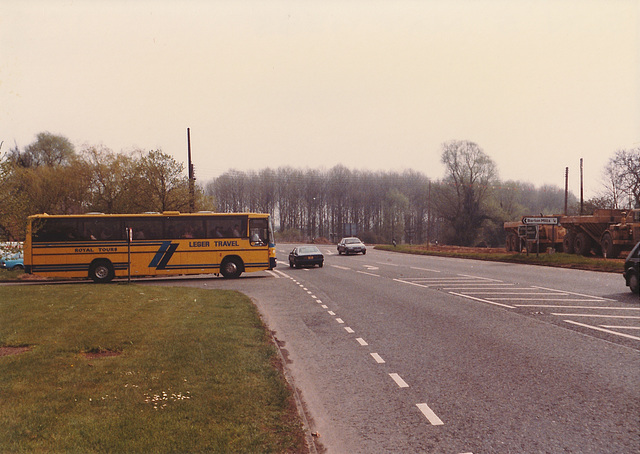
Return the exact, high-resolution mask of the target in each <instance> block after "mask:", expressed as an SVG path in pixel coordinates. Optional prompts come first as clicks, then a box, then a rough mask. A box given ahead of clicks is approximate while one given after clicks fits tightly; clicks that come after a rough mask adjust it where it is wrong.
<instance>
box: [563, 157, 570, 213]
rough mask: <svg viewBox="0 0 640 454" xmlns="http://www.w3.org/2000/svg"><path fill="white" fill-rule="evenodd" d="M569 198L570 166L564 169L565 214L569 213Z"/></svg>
mask: <svg viewBox="0 0 640 454" xmlns="http://www.w3.org/2000/svg"><path fill="white" fill-rule="evenodd" d="M568 199H569V167H565V169H564V215H565V216H566V215H567V214H568V211H567V208H568V207H567V203H568Z"/></svg>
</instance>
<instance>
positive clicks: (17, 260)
mask: <svg viewBox="0 0 640 454" xmlns="http://www.w3.org/2000/svg"><path fill="white" fill-rule="evenodd" d="M0 268H5V269H7V270H11V271H14V270H23V269H24V260H23V257H22V254H13V255H7V256H4V257H2V258H1V259H0Z"/></svg>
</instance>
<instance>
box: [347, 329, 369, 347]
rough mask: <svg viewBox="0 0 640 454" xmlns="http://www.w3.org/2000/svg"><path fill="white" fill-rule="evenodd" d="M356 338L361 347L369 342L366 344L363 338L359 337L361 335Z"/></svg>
mask: <svg viewBox="0 0 640 454" xmlns="http://www.w3.org/2000/svg"><path fill="white" fill-rule="evenodd" d="M345 329H346V328H345ZM356 340H357V341H358V343H359V344H360V345H362V346H363V347H365V346H367V345H369V344H367V342H366V341H365V340H364V339H363V338H361V337H358V338H357V339H356Z"/></svg>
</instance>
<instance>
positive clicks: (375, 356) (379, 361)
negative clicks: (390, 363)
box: [371, 353, 384, 364]
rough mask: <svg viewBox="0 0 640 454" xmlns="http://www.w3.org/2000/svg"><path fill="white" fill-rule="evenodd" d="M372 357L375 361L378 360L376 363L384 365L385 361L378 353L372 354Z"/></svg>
mask: <svg viewBox="0 0 640 454" xmlns="http://www.w3.org/2000/svg"><path fill="white" fill-rule="evenodd" d="M371 356H372V357H373V359H375V360H376V363H378V364H384V359H382V357H381V356H380V355H378V354H377V353H371Z"/></svg>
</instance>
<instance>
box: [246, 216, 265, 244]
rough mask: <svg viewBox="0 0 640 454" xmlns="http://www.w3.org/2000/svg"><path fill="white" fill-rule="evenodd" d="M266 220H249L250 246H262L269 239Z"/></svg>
mask: <svg viewBox="0 0 640 454" xmlns="http://www.w3.org/2000/svg"><path fill="white" fill-rule="evenodd" d="M268 231H269V230H268V222H267V220H266V219H250V220H249V232H250V234H249V239H250V241H251V245H252V246H264V245H265V244H267V242H268V239H269V233H268Z"/></svg>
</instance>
